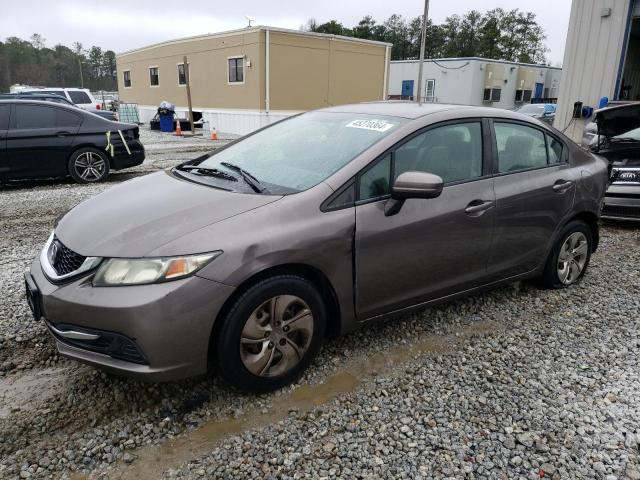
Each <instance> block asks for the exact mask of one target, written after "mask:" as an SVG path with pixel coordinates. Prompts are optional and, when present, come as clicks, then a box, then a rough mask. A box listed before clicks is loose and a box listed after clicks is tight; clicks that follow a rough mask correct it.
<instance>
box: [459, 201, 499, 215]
mask: <svg viewBox="0 0 640 480" xmlns="http://www.w3.org/2000/svg"><path fill="white" fill-rule="evenodd" d="M493 205H494V203H493V202H491V201H488V200H486V201H485V200H474V201H473V202H471V203H470V204H469V205H467V208H465V209H464V212H465V213H466V214H467V215H471V216H479V215H482V214H483V213H484V212H486V211H487V210H489V209H490V208H493Z"/></svg>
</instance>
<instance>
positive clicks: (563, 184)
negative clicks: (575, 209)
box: [553, 180, 573, 193]
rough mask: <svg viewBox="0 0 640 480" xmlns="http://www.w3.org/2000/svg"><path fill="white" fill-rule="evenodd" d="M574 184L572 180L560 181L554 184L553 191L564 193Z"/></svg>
mask: <svg viewBox="0 0 640 480" xmlns="http://www.w3.org/2000/svg"><path fill="white" fill-rule="evenodd" d="M572 185H573V182H572V181H571V180H558V181H557V182H556V183H554V184H553V191H554V192H556V193H564V192H566V191H567V190H569V189H570V188H571V186H572Z"/></svg>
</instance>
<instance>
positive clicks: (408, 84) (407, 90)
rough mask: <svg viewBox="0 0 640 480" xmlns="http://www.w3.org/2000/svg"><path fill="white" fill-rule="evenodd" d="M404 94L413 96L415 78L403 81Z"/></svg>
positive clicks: (404, 95)
mask: <svg viewBox="0 0 640 480" xmlns="http://www.w3.org/2000/svg"><path fill="white" fill-rule="evenodd" d="M402 96H403V97H413V80H403V81H402Z"/></svg>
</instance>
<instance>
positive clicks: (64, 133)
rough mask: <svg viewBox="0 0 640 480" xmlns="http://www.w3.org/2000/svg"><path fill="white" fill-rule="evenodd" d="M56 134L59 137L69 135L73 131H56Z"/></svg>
mask: <svg viewBox="0 0 640 480" xmlns="http://www.w3.org/2000/svg"><path fill="white" fill-rule="evenodd" d="M56 135H57V136H58V137H68V136H69V135H71V132H67V131H62V132H56Z"/></svg>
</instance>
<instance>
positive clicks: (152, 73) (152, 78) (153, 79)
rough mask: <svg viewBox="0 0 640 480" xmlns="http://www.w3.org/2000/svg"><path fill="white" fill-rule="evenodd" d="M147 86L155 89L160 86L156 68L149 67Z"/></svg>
mask: <svg viewBox="0 0 640 480" xmlns="http://www.w3.org/2000/svg"><path fill="white" fill-rule="evenodd" d="M149 85H151V86H152V87H156V86H158V85H160V74H159V72H158V67H149Z"/></svg>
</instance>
